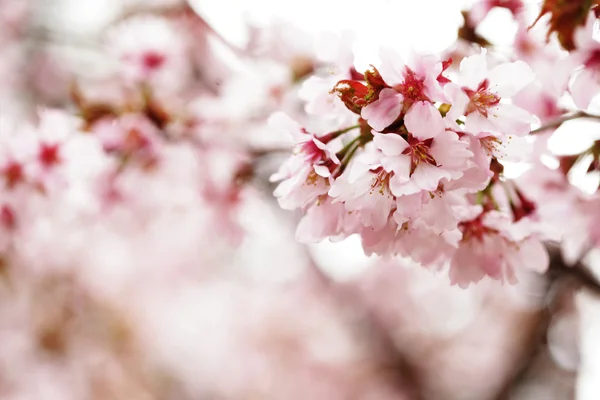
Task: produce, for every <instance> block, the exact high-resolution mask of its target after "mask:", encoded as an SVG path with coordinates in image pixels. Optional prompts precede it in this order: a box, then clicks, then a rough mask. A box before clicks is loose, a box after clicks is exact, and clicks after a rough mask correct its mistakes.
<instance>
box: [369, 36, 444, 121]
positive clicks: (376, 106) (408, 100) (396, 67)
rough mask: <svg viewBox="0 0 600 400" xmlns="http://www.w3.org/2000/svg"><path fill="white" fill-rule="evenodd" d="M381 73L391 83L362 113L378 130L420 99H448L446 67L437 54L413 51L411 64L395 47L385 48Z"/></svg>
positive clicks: (422, 100)
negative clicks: (444, 78) (443, 80)
mask: <svg viewBox="0 0 600 400" xmlns="http://www.w3.org/2000/svg"><path fill="white" fill-rule="evenodd" d="M380 58H381V61H382V64H381V67H380V68H379V73H380V74H381V77H382V78H383V80H384V81H385V83H386V84H387V85H388V86H390V87H391V89H390V88H386V89H383V90H382V91H381V93H380V94H379V98H378V99H377V100H376V101H374V102H372V103H371V104H369V105H367V106H366V107H364V108H363V110H362V117H363V118H364V119H366V120H368V121H369V124H370V125H371V126H372V127H373V128H374V129H375V130H377V131H380V132H381V131H383V130H384V129H385V128H386V127H387V126H389V125H390V124H392V123H393V122H394V121H395V120H396V119H397V118H398V117H400V116H401V114H403V112H406V111H408V110H409V109H410V107H411V106H412V105H413V104H414V103H417V102H436V101H444V100H445V99H446V97H445V95H444V92H443V89H442V85H441V83H440V81H438V78H439V77H440V76H441V73H442V71H443V69H444V67H443V65H442V62H441V61H440V60H439V59H437V58H436V57H434V56H421V55H417V54H414V53H413V54H412V55H411V58H410V59H409V62H408V63H407V64H405V63H404V61H403V60H402V59H401V58H400V56H399V55H398V54H397V53H396V52H395V51H393V50H391V49H387V48H385V49H382V50H381V52H380Z"/></svg>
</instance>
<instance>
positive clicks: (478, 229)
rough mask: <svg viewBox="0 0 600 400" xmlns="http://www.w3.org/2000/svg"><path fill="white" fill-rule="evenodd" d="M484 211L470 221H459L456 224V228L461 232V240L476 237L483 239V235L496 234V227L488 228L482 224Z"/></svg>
mask: <svg viewBox="0 0 600 400" xmlns="http://www.w3.org/2000/svg"><path fill="white" fill-rule="evenodd" d="M484 215H485V212H483V213H481V214H479V215H478V216H477V217H476V218H474V219H472V220H470V221H464V222H460V223H459V224H458V228H459V229H460V230H461V232H462V233H463V238H462V240H463V241H467V240H471V239H476V240H479V241H482V240H483V237H484V236H485V235H491V234H496V233H498V231H497V230H496V229H493V228H490V227H488V226H485V225H484V224H483V216H484Z"/></svg>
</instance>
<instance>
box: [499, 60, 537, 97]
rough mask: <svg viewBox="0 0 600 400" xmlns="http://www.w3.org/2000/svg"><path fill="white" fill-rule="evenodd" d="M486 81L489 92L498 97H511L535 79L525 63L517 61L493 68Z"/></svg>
mask: <svg viewBox="0 0 600 400" xmlns="http://www.w3.org/2000/svg"><path fill="white" fill-rule="evenodd" d="M488 79H489V81H490V90H491V91H493V92H496V93H497V94H498V95H499V96H500V97H512V96H514V95H515V94H517V93H518V92H519V91H520V90H521V89H523V88H524V87H525V86H527V85H529V84H530V83H531V82H532V81H533V80H534V79H535V73H534V72H533V70H532V69H531V67H529V65H527V63H525V62H524V61H521V60H518V61H515V62H512V63H503V64H500V65H498V66H497V67H494V68H493V69H492V70H491V71H490V73H489V75H488Z"/></svg>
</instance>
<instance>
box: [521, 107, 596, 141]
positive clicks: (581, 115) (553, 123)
mask: <svg viewBox="0 0 600 400" xmlns="http://www.w3.org/2000/svg"><path fill="white" fill-rule="evenodd" d="M580 118H587V119H595V120H600V115H593V114H588V113H586V112H585V111H578V112H576V113H574V114H569V115H563V116H562V117H560V118H558V119H556V120H554V121H551V122H549V123H547V124H546V125H542V126H541V127H539V128H537V129H534V130H532V131H531V134H532V135H537V134H539V133H542V132H544V131H547V130H548V129H556V128H558V127H559V126H561V125H562V124H563V123H565V122H567V121H572V120H574V119H580Z"/></svg>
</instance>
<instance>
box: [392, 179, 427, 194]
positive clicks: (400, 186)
mask: <svg viewBox="0 0 600 400" xmlns="http://www.w3.org/2000/svg"><path fill="white" fill-rule="evenodd" d="M390 191H391V192H392V194H393V195H394V196H396V197H400V196H406V195H409V194H415V193H419V192H420V191H421V189H420V188H419V187H417V186H416V185H415V184H414V183H413V182H412V181H408V182H407V181H405V180H403V179H401V178H400V177H399V176H398V175H394V176H392V177H391V178H390Z"/></svg>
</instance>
